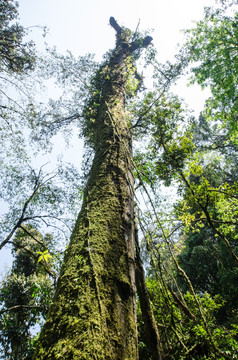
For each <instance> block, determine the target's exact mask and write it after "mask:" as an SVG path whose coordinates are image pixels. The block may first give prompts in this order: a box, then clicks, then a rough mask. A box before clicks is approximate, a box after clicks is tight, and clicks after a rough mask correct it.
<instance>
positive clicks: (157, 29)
mask: <svg viewBox="0 0 238 360" xmlns="http://www.w3.org/2000/svg"><path fill="white" fill-rule="evenodd" d="M215 3H216V0H117V1H116V0H19V5H20V6H19V12H20V21H21V23H22V24H23V25H24V26H26V27H30V26H34V25H41V26H47V28H49V33H48V35H47V37H46V39H43V38H42V37H41V31H40V30H39V29H37V28H32V33H31V34H30V36H32V37H33V39H34V40H35V41H36V43H37V45H38V46H40V45H42V44H43V43H44V41H46V42H47V43H48V44H49V45H51V46H53V45H55V46H56V47H57V49H58V51H59V52H64V51H66V50H70V51H71V52H72V53H73V55H74V56H76V57H77V56H79V55H85V54H86V53H94V54H96V59H97V60H101V57H102V55H103V54H104V53H105V52H106V51H108V50H109V49H111V48H113V47H114V44H115V32H114V30H113V29H112V28H111V27H110V26H109V18H110V16H114V17H115V18H116V20H117V21H118V23H119V24H121V25H124V26H126V27H128V28H130V29H131V30H135V29H136V27H137V24H138V22H139V21H140V30H147V29H153V30H154V31H153V32H152V33H151V35H152V36H153V43H154V45H155V46H156V48H157V50H158V56H159V59H158V60H159V61H166V60H168V59H170V60H172V58H173V56H174V54H175V53H176V46H177V44H178V43H179V42H180V43H182V42H183V39H184V37H183V34H182V32H181V30H182V29H187V28H189V27H192V26H193V25H194V21H196V20H199V19H201V18H202V17H203V9H204V6H210V5H214V4H215ZM179 96H180V97H183V98H185V101H186V102H187V103H189V104H190V106H191V108H193V109H194V110H195V111H196V112H197V113H199V112H200V110H201V108H202V105H201V103H203V101H202V100H203V99H204V97H205V96H206V97H207V94H205V93H202V92H201V90H200V88H199V89H198V88H196V87H193V89H191V87H190V88H189V89H188V88H186V86H185V83H183V88H181V90H179ZM199 99H201V102H200V101H199Z"/></svg>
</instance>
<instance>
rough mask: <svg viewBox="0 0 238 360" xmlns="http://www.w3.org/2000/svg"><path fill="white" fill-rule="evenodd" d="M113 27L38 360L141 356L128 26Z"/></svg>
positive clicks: (117, 359)
mask: <svg viewBox="0 0 238 360" xmlns="http://www.w3.org/2000/svg"><path fill="white" fill-rule="evenodd" d="M120 29H121V30H120ZM117 31H118V33H117V46H116V49H115V51H114V52H113V54H112V55H111V58H110V59H109V61H108V63H107V64H106V65H104V67H103V68H101V69H100V70H99V74H98V75H97V82H96V83H97V84H98V83H99V84H98V85H97V86H98V88H97V89H96V91H95V94H96V97H97V101H99V104H97V105H95V109H96V110H95V109H94V110H95V111H93V113H94V116H95V119H94V121H93V122H91V123H90V118H88V121H89V123H88V124H89V128H88V131H86V133H87V134H88V136H91V143H92V144H93V146H94V149H95V158H94V161H93V165H92V169H91V172H90V175H89V179H88V183H87V186H86V189H85V194H84V201H83V205H82V210H81V212H80V214H79V217H78V220H77V222H76V225H75V228H74V230H73V233H72V236H71V241H70V244H69V247H68V249H67V251H66V253H65V259H64V264H63V268H62V271H61V275H60V278H59V281H58V284H57V290H56V294H55V299H54V302H53V305H52V307H51V309H50V312H49V316H48V319H47V321H46V323H45V325H44V327H43V330H42V332H41V335H40V339H39V342H38V347H37V350H36V352H35V355H34V359H35V360H36V359H37V360H43V359H45V360H46V359H47V360H48V359H66V360H67V359H80V360H83V359H90V360H91V359H97V360H107V359H108V360H109V359H110V360H113V359H115V360H136V359H138V351H137V331H136V309H135V269H134V219H133V213H134V211H133V203H134V200H133V175H132V150H131V138H130V133H129V130H128V128H127V124H126V119H125V109H124V107H125V97H126V84H127V79H128V76H127V66H128V61H127V59H128V58H129V57H131V54H132V52H133V51H134V50H133V43H131V44H129V42H128V41H129V38H128V36H127V35H126V32H125V30H123V29H122V28H120V27H119V26H118V28H117ZM119 32H120V33H119ZM124 35H125V36H124ZM135 48H136V47H135ZM99 85H100V86H99ZM93 96H94V97H95V95H93ZM94 100H95V99H94V98H93V99H91V100H90V101H89V105H90V106H91V105H92V104H95V101H94ZM90 111H91V110H90ZM90 111H89V112H87V111H86V112H85V113H86V114H88V113H89V114H90Z"/></svg>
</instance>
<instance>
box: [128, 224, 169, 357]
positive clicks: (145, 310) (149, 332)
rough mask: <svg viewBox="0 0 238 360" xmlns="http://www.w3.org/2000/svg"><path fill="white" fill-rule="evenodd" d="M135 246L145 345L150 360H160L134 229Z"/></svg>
mask: <svg viewBox="0 0 238 360" xmlns="http://www.w3.org/2000/svg"><path fill="white" fill-rule="evenodd" d="M135 245H136V259H135V262H136V288H137V293H138V296H139V301H140V307H141V313H142V319H143V322H144V328H145V333H146V343H147V347H148V350H149V352H150V355H151V358H152V360H162V359H163V358H164V356H163V351H162V344H161V341H160V336H159V331H158V328H157V325H156V321H155V317H154V313H153V309H152V305H151V301H150V295H149V292H148V290H147V287H146V282H145V272H144V268H143V264H142V260H141V257H140V248H139V241H138V230H137V227H136V228H135Z"/></svg>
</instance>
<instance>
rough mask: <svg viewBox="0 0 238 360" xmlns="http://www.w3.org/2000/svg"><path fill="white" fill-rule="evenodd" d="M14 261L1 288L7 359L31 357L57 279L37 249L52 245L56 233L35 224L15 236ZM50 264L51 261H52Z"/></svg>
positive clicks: (0, 321) (1, 332)
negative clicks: (46, 269) (43, 233)
mask: <svg viewBox="0 0 238 360" xmlns="http://www.w3.org/2000/svg"><path fill="white" fill-rule="evenodd" d="M13 242H14V247H13V255H14V262H13V266H12V269H11V272H9V273H8V274H7V275H6V277H5V278H4V279H3V280H2V282H1V288H0V302H1V310H0V353H1V355H2V356H3V357H4V358H7V359H19V360H22V359H25V360H26V359H31V358H32V352H33V350H34V343H35V339H34V333H35V331H33V329H34V327H35V326H36V325H37V324H38V327H39V324H40V323H42V321H43V320H44V318H45V316H46V314H47V311H48V308H49V304H50V303H51V299H52V295H53V282H52V279H50V278H49V276H48V275H47V273H46V271H45V268H44V266H42V265H40V264H39V262H38V261H37V258H38V256H37V252H38V251H37V250H43V249H45V248H48V247H52V236H51V235H50V234H47V235H46V236H45V237H44V238H43V236H42V235H41V234H40V233H39V232H38V231H37V230H35V229H34V228H33V227H31V226H27V227H25V228H24V229H21V230H19V231H18V232H17V234H16V236H15V238H14V241H13ZM48 266H49V264H48Z"/></svg>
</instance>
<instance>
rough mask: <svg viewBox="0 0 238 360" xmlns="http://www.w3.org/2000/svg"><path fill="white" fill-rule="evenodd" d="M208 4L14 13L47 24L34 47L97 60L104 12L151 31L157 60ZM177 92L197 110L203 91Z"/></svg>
mask: <svg viewBox="0 0 238 360" xmlns="http://www.w3.org/2000/svg"><path fill="white" fill-rule="evenodd" d="M213 4H215V0H117V1H116V0H19V13H20V23H21V24H22V25H23V26H25V27H31V26H35V25H41V26H47V27H48V28H49V33H48V35H47V37H46V38H45V39H42V36H41V31H40V30H39V29H37V28H32V32H31V34H30V36H31V37H32V38H33V40H34V41H35V42H36V45H37V47H41V46H42V45H43V43H44V41H46V42H47V43H48V44H49V45H50V46H54V45H55V46H56V47H57V50H58V51H59V52H65V51H66V50H70V51H71V52H72V53H73V54H74V55H75V56H76V57H77V56H79V55H85V54H86V53H95V54H96V59H97V60H100V59H101V57H102V55H103V54H104V53H105V52H106V51H108V50H109V49H111V48H113V47H114V44H115V32H114V30H113V29H112V28H111V27H110V26H109V18H110V16H114V17H115V18H116V20H117V21H118V23H119V24H121V25H124V26H126V27H128V28H130V29H131V30H135V29H136V27H137V24H138V21H139V20H140V30H146V29H154V32H153V33H152V34H151V35H152V36H153V43H154V45H155V46H156V48H157V50H158V54H159V59H158V60H159V61H166V60H167V59H170V60H171V59H172V57H173V55H174V54H175V53H176V45H177V43H179V42H180V43H182V41H183V35H182V33H181V31H180V30H181V29H186V28H189V27H192V26H193V21H194V20H199V19H201V18H202V17H203V8H204V6H210V5H213ZM42 49H43V47H42ZM178 92H179V96H180V97H184V98H185V100H186V102H187V103H189V105H190V107H191V108H194V109H195V110H196V111H197V113H198V112H199V111H200V110H201V109H202V106H203V105H202V104H203V101H204V97H205V96H206V95H205V94H204V92H203V93H202V92H201V90H200V89H199V88H198V87H197V88H196V87H193V88H191V87H190V88H189V89H188V88H186V86H184V84H183V86H181V87H180V88H179V90H178ZM70 156H71V155H70ZM7 264H9V251H7V250H5V251H2V252H1V253H0V275H1V272H2V271H3V269H4V268H5V266H6V265H7Z"/></svg>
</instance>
